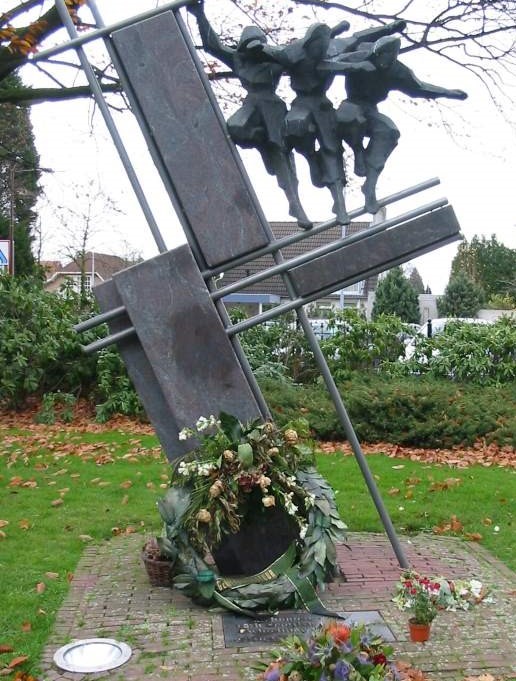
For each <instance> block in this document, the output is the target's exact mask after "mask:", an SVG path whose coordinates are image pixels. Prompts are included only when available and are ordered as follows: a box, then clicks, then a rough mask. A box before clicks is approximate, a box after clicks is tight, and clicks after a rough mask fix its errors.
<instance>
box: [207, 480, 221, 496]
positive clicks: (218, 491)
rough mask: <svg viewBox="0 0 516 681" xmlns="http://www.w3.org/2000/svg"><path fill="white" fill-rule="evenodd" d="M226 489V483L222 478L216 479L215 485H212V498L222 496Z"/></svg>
mask: <svg viewBox="0 0 516 681" xmlns="http://www.w3.org/2000/svg"><path fill="white" fill-rule="evenodd" d="M223 489H224V485H223V483H222V481H221V480H215V482H214V483H213V485H212V486H211V487H210V497H211V498H212V499H215V498H216V497H220V495H221V493H222V490H223Z"/></svg>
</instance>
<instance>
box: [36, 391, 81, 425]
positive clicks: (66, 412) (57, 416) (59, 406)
mask: <svg viewBox="0 0 516 681" xmlns="http://www.w3.org/2000/svg"><path fill="white" fill-rule="evenodd" d="M76 402H77V400H76V399H75V395H70V393H61V392H57V393H45V394H44V395H43V399H42V400H41V407H40V410H39V412H38V413H37V414H36V417H35V421H36V423H45V424H47V425H52V424H53V423H55V422H56V421H58V420H59V421H62V422H63V423H71V421H73V408H74V407H75V404H76Z"/></svg>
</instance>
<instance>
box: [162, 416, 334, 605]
mask: <svg viewBox="0 0 516 681" xmlns="http://www.w3.org/2000/svg"><path fill="white" fill-rule="evenodd" d="M308 435H309V432H308V424H307V423H306V421H304V420H299V421H298V422H296V423H295V424H291V425H290V426H289V427H287V428H285V429H280V428H278V427H277V426H275V425H274V424H273V423H270V422H267V423H261V422H253V423H250V424H246V425H244V424H242V423H240V422H239V421H238V420H237V419H236V418H234V417H233V416H230V415H228V414H221V415H220V416H219V418H215V417H213V416H211V417H209V418H203V417H201V418H200V419H199V420H198V422H197V424H196V428H195V429H189V428H188V429H184V430H183V431H182V432H181V435H180V437H181V438H182V439H186V438H189V437H195V438H196V439H197V441H198V442H199V444H198V445H197V446H196V447H195V449H194V450H193V451H192V452H191V453H190V454H189V455H187V456H186V457H183V459H182V460H181V461H180V462H179V464H178V465H177V466H176V467H175V470H174V472H173V475H172V482H171V487H170V489H169V491H168V492H167V494H166V496H165V497H164V498H163V499H161V500H160V501H159V502H158V507H159V510H160V513H161V516H162V518H163V520H164V522H165V534H166V537H167V539H168V541H169V542H170V543H171V545H172V546H173V547H174V550H175V551H176V552H177V559H176V564H175V568H174V573H175V575H174V585H175V586H176V587H177V588H181V589H183V590H184V592H185V593H187V594H188V595H190V596H191V597H192V598H193V599H194V600H196V601H197V602H200V603H204V604H210V603H212V602H217V603H219V604H221V605H225V606H226V607H229V608H231V609H233V610H235V609H236V610H237V611H238V612H246V614H247V613H248V611H253V610H256V609H269V610H275V609H277V608H278V607H297V606H298V605H301V604H303V603H305V604H306V603H307V600H308V601H310V600H313V599H315V598H316V597H315V592H314V589H315V588H316V587H318V586H322V585H324V583H325V581H328V580H329V579H331V578H332V577H333V576H334V575H335V574H336V573H337V567H336V542H338V541H343V540H344V539H345V535H344V531H345V527H346V526H345V525H344V523H343V522H342V521H341V520H340V518H339V514H338V511H337V509H336V505H335V498H334V495H333V490H332V489H331V487H330V486H329V485H328V483H327V482H326V481H325V480H324V479H323V478H322V477H321V476H320V475H319V474H318V473H317V471H316V470H315V468H314V465H313V464H314V446H313V444H312V443H311V442H310V440H309V437H308ZM271 547H273V548H274V547H276V548H278V547H279V549H280V550H279V551H278V552H277V553H276V555H275V554H273V553H271V552H270V549H271ZM321 607H322V604H321Z"/></svg>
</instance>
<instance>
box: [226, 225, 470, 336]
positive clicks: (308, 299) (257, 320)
mask: <svg viewBox="0 0 516 681" xmlns="http://www.w3.org/2000/svg"><path fill="white" fill-rule="evenodd" d="M458 238H460V237H457V236H452V237H448V238H446V239H443V240H442V241H440V242H439V244H438V245H432V247H431V248H429V249H428V250H427V251H426V252H428V251H429V250H434V249H435V248H440V247H441V246H446V245H448V244H451V243H453V242H454V241H457V239H458ZM423 253H424V251H420V252H418V256H419V255H423ZM404 262H407V258H406V257H404V256H402V257H400V258H396V259H393V260H390V261H389V262H388V263H384V264H382V265H379V266H378V267H372V268H370V269H368V270H365V271H361V272H360V273H358V274H356V275H355V276H353V277H350V278H349V279H344V280H342V281H341V282H339V285H338V288H347V287H348V286H352V285H353V284H356V283H357V281H362V280H363V279H367V278H368V277H372V276H374V275H375V274H380V272H384V271H385V270H386V269H391V268H392V267H396V266H397V265H401V264H403V263H404ZM334 292H335V286H334V285H332V286H328V287H326V288H322V289H319V290H317V291H315V292H314V293H311V294H309V295H304V296H296V297H295V298H291V300H289V302H288V303H282V304H281V305H276V307H274V308H272V309H270V310H267V311H266V312H262V313H261V314H260V315H255V316H254V317H249V318H247V319H244V320H243V321H241V322H238V323H237V324H233V325H232V326H230V327H228V328H227V329H226V330H227V333H228V334H229V335H230V336H232V335H233V334H236V333H242V332H243V331H247V329H252V328H253V326H258V324H263V322H266V321H271V320H272V319H275V318H276V317H279V316H280V315H282V314H285V313H286V312H290V311H292V310H297V309H299V308H301V307H302V306H303V305H308V304H309V303H313V302H314V301H315V300H319V299H320V298H324V297H325V296H327V295H329V294H330V293H334Z"/></svg>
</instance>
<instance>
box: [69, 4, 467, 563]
mask: <svg viewBox="0 0 516 681" xmlns="http://www.w3.org/2000/svg"><path fill="white" fill-rule="evenodd" d="M112 45H113V46H114V50H115V53H116V57H117V62H118V67H117V68H118V69H119V71H120V75H121V77H122V82H123V85H124V90H125V92H126V94H127V96H128V98H129V100H130V102H131V105H132V108H133V111H134V113H135V115H136V116H137V118H138V121H139V124H140V126H141V128H142V130H143V132H144V135H145V137H146V139H147V143H148V145H149V149H150V151H151V153H152V155H153V157H154V160H155V163H156V165H157V167H158V170H159V172H160V174H161V176H162V179H163V182H164V184H165V186H166V187H167V189H168V191H169V193H170V195H171V198H172V200H173V203H174V205H175V207H176V209H177V212H178V215H179V216H180V218H181V221H182V225H183V228H184V230H185V234H186V237H187V240H188V245H184V246H180V247H179V248H175V249H173V250H171V251H168V252H164V253H161V254H160V255H158V256H156V257H155V258H152V259H150V260H147V261H145V262H143V263H140V264H138V265H135V266H133V267H130V268H128V269H126V270H124V271H122V272H119V273H118V274H116V275H114V277H113V278H112V279H111V280H110V281H107V282H106V283H104V284H102V285H100V286H97V287H95V289H94V293H95V296H96V297H97V300H98V302H99V305H100V308H101V310H102V314H100V315H99V316H98V317H96V318H93V319H92V320H88V321H87V322H84V323H82V324H81V325H79V326H78V327H77V328H78V330H83V329H85V328H89V327H91V326H95V325H96V324H98V323H101V322H104V321H106V322H107V323H108V326H109V329H110V334H111V335H110V336H108V337H107V338H106V339H103V340H101V341H97V342H96V343H93V344H92V345H91V346H89V350H90V351H93V350H96V349H99V348H100V347H104V346H106V345H108V344H110V343H117V345H118V348H119V350H120V352H121V354H122V357H123V359H124V362H125V364H126V366H127V370H128V373H129V375H130V377H131V379H132V381H133V383H134V385H135V388H136V390H137V392H138V394H139V396H140V398H141V400H142V403H143V406H144V408H145V411H146V413H147V415H148V417H149V419H150V420H151V422H152V424H153V426H154V427H155V429H156V433H157V435H158V437H159V439H160V442H161V444H162V446H163V449H164V451H165V453H166V455H167V457H168V459H169V460H170V461H173V460H175V459H176V458H177V457H179V456H181V455H183V454H185V453H186V452H187V451H190V450H191V449H192V443H191V441H188V443H187V442H184V441H181V440H179V439H178V434H179V431H180V430H181V429H182V428H184V427H185V426H191V425H192V423H194V422H195V421H196V420H197V419H198V418H199V416H209V415H210V414H215V415H217V414H218V413H219V412H220V411H225V412H228V413H231V414H233V415H234V416H236V417H237V418H239V419H240V420H242V421H248V420H251V419H254V418H260V419H267V418H270V415H269V411H268V408H267V405H266V403H265V400H264V398H263V396H262V394H261V392H260V390H259V387H258V385H257V383H256V381H255V379H254V376H253V374H252V371H251V369H250V367H249V365H248V363H247V359H246V357H245V355H244V353H243V352H242V349H241V347H240V344H239V342H238V337H237V335H238V334H237V333H235V332H232V331H231V326H230V324H229V320H228V317H227V314H226V312H225V308H224V306H223V303H222V301H221V300H219V299H218V298H220V295H219V296H217V295H216V293H214V290H215V285H214V283H213V281H212V277H211V276H210V273H212V272H214V271H223V270H224V269H226V270H229V269H231V268H232V267H234V266H235V265H236V264H240V263H242V262H245V261H246V260H252V259H254V258H256V257H258V256H260V255H263V254H264V253H266V252H268V253H272V254H273V257H274V259H275V262H276V266H277V267H281V266H282V263H283V258H282V256H281V252H280V250H279V248H277V247H275V244H274V237H273V235H272V232H271V229H270V226H269V224H268V222H267V220H266V218H265V216H264V214H263V212H262V210H261V207H260V205H259V203H258V201H257V199H256V196H255V194H254V191H253V189H252V186H251V184H250V182H249V179H248V177H247V174H246V172H245V170H244V168H243V165H242V163H241V161H240V158H239V155H238V152H237V151H236V149H235V147H234V144H233V143H232V142H231V140H230V139H229V137H228V135H227V131H226V126H225V122H224V120H223V118H222V115H221V113H220V110H219V109H218V106H217V104H216V102H215V99H214V97H213V93H212V91H211V87H210V85H209V83H208V81H207V79H206V77H205V75H204V72H203V69H202V66H201V64H200V62H199V61H198V58H197V55H196V53H195V48H194V46H193V44H192V43H191V41H190V38H189V35H188V32H187V30H186V28H185V26H184V25H183V23H182V20H181V17H180V16H179V15H176V14H175V13H173V12H171V11H168V12H165V13H163V14H161V15H159V16H156V17H153V18H150V19H147V20H144V21H141V22H138V23H135V24H133V25H130V26H128V27H126V28H123V29H121V30H118V31H116V32H114V33H113V35H112ZM331 224H335V223H334V222H333V223H329V224H328V226H331ZM316 229H318V228H314V231H315V230H316ZM301 234H304V235H307V234H309V233H307V232H302V233H301ZM458 238H459V225H458V223H457V220H456V218H455V216H454V213H453V210H452V208H451V207H450V206H444V207H442V208H440V209H438V210H433V211H432V212H428V213H426V214H424V215H421V216H418V217H414V218H412V219H407V220H404V221H402V222H401V224H398V225H394V226H393V227H392V228H390V229H389V230H387V231H378V228H376V229H371V230H369V231H368V232H365V233H364V234H363V238H362V237H361V238H360V240H356V239H355V240H354V241H353V242H352V243H351V242H350V241H349V240H346V239H344V240H342V244H341V243H340V242H339V243H338V244H337V245H336V248H335V249H334V250H333V251H332V252H331V253H324V254H319V255H317V254H314V258H313V259H311V260H308V261H303V262H300V263H298V264H296V263H295V261H292V265H293V266H292V267H289V266H288V265H287V266H285V267H284V271H283V272H282V277H283V279H284V281H285V284H286V286H287V290H288V291H289V295H290V297H291V299H292V300H293V301H294V302H293V303H292V306H293V307H295V309H296V310H297V313H298V317H299V320H300V323H301V326H302V327H303V329H304V331H305V333H306V334H307V337H308V340H309V342H310V345H311V347H312V350H313V352H314V354H315V356H316V360H317V361H318V363H319V366H320V368H321V372H322V374H323V377H324V380H325V382H326V384H327V386H328V389H329V391H330V394H331V396H332V398H333V400H334V403H335V406H336V410H337V412H338V414H339V416H340V418H341V422H342V423H343V425H344V428H345V430H346V433H347V436H348V440H349V441H350V442H351V444H352V446H353V449H354V451H355V455H356V456H357V460H358V462H359V465H360V467H361V469H362V473H363V475H364V477H365V479H366V483H367V485H368V487H369V490H370V493H371V495H372V497H373V500H374V502H375V504H376V506H377V509H378V511H379V513H380V516H381V518H382V521H383V523H384V526H385V528H386V531H387V533H388V535H389V538H390V539H391V543H392V545H393V548H394V550H395V552H396V554H397V557H398V560H399V562H400V564H401V565H402V567H406V566H407V563H406V560H405V558H404V555H403V552H402V550H401V547H400V546H399V543H398V542H397V538H396V535H395V533H394V529H393V528H392V523H391V522H390V518H389V516H388V514H387V512H386V510H385V508H384V507H383V502H382V500H381V498H380V496H379V494H378V492H377V490H376V487H375V483H374V479H373V478H372V476H371V474H370V471H369V469H368V467H367V464H366V463H365V459H364V457H363V454H362V452H361V450H360V446H359V444H358V441H357V440H356V436H355V434H354V431H353V429H352V426H351V423H350V422H349V418H348V417H347V413H346V411H345V408H344V405H343V404H342V400H341V398H340V395H339V394H338V391H337V390H336V387H335V385H334V382H333V379H332V377H331V374H330V373H329V370H328V367H327V365H326V364H325V360H324V357H323V356H322V353H321V352H320V349H319V346H318V344H317V339H316V338H315V336H314V335H313V331H312V330H311V327H310V324H309V323H308V320H307V318H306V314H305V312H304V310H303V308H302V305H303V303H304V302H305V301H306V300H310V297H311V296H312V297H320V295H319V294H326V293H328V292H330V291H335V290H338V289H339V288H342V287H343V286H348V285H350V284H352V283H353V282H354V281H359V280H361V279H363V278H364V277H366V276H368V275H369V274H371V273H376V272H380V271H382V270H386V269H388V268H390V267H392V266H393V265H395V264H399V263H402V262H406V261H408V260H410V259H412V258H414V257H416V256H418V255H421V254H423V253H426V252H428V251H429V250H432V249H434V248H437V247H439V246H441V245H443V244H446V243H450V242H451V241H454V240H456V239H458ZM316 255H317V257H315V256H316ZM312 299H313V298H312ZM296 301H299V302H296ZM259 321H260V320H259V319H258V320H256V323H259ZM87 349H88V348H87ZM271 543H272V544H274V539H272V541H271ZM238 550H239V551H241V552H243V549H242V547H241V545H240V548H239V549H238ZM248 569H250V570H251V572H252V569H253V566H250V567H249V568H248ZM256 571H258V570H256Z"/></svg>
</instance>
